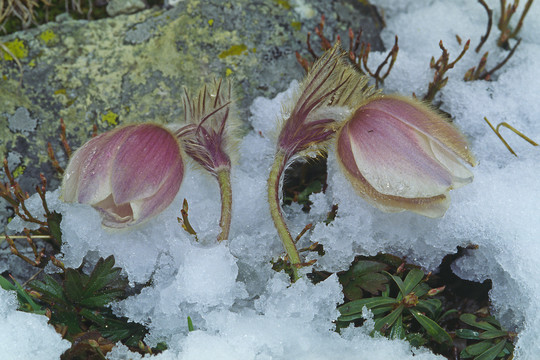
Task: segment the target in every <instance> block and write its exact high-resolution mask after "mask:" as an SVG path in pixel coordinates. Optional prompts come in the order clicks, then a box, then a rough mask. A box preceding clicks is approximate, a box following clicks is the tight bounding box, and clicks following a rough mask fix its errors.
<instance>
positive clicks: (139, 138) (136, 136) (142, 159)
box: [111, 124, 182, 204]
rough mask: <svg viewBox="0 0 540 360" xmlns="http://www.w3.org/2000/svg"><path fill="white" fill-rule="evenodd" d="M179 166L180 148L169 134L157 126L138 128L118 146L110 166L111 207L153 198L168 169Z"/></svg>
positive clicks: (140, 126) (145, 125) (147, 125)
mask: <svg viewBox="0 0 540 360" xmlns="http://www.w3.org/2000/svg"><path fill="white" fill-rule="evenodd" d="M179 162H180V163H181V162H182V158H181V155H180V147H179V145H178V142H177V140H176V138H175V136H174V135H173V134H171V133H170V132H169V131H168V130H166V129H165V128H162V127H160V126H158V125H152V124H144V125H138V126H137V127H136V128H135V129H134V130H133V132H131V133H130V136H129V137H128V138H126V140H125V141H124V142H123V143H122V145H121V147H120V149H119V150H118V152H117V154H116V157H115V159H114V163H113V165H112V173H111V182H112V194H113V198H114V201H115V203H116V204H124V203H128V202H133V201H135V200H141V199H145V198H148V197H150V196H152V195H154V194H156V193H157V192H158V190H160V189H161V188H162V185H163V184H164V183H165V182H166V180H167V174H168V173H169V171H170V169H171V167H178V163H179ZM177 181H178V182H180V181H181V178H180V179H177ZM178 186H179V185H178ZM175 195H176V193H174V194H172V195H171V196H172V197H173V198H174V196H175Z"/></svg>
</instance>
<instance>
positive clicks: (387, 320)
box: [375, 305, 405, 332]
mask: <svg viewBox="0 0 540 360" xmlns="http://www.w3.org/2000/svg"><path fill="white" fill-rule="evenodd" d="M404 308H405V307H404V306H403V305H399V306H398V307H397V308H396V309H395V310H394V311H392V312H391V313H390V314H388V315H386V316H385V317H383V318H382V319H379V320H377V321H375V330H376V331H379V332H382V331H381V330H383V328H389V327H391V326H392V325H393V324H394V322H396V320H397V319H398V317H400V316H401V313H402V312H403V309H404Z"/></svg>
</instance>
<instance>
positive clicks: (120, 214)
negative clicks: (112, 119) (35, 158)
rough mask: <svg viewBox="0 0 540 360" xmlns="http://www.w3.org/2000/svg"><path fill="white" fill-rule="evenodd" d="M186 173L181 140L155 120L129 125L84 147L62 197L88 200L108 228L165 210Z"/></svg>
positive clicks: (68, 171) (67, 175) (70, 169)
mask: <svg viewBox="0 0 540 360" xmlns="http://www.w3.org/2000/svg"><path fill="white" fill-rule="evenodd" d="M183 175H184V163H183V160H182V153H181V150H180V145H179V142H178V140H177V138H176V136H175V135H174V134H173V133H172V132H171V131H169V130H168V129H166V128H164V127H162V126H160V125H156V124H138V125H127V126H124V127H120V128H117V129H114V130H111V131H108V132H106V133H103V134H101V135H99V136H97V137H95V138H93V139H91V140H90V141H88V142H87V143H85V144H84V145H83V146H82V147H80V148H79V149H78V150H77V151H76V152H75V153H74V154H73V155H72V157H71V159H70V162H69V164H68V166H67V169H66V171H65V174H64V179H63V184H62V195H63V199H64V201H67V202H79V203H83V204H90V205H92V206H93V207H94V208H96V209H97V210H99V212H100V213H101V215H102V223H103V225H104V226H106V227H111V228H124V227H127V226H130V225H135V224H139V223H141V222H143V221H145V220H147V219H149V218H151V217H153V216H155V215H157V214H159V213H160V212H161V211H163V210H165V208H167V206H169V205H170V203H171V202H172V201H173V200H174V198H175V196H176V194H177V193H178V190H179V188H180V184H181V183H182V178H183Z"/></svg>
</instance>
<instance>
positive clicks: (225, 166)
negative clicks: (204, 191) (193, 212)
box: [176, 80, 238, 241]
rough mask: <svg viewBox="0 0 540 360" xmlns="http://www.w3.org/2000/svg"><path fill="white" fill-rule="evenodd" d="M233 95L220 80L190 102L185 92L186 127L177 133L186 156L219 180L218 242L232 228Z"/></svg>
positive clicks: (228, 86) (234, 117) (234, 136)
mask: <svg viewBox="0 0 540 360" xmlns="http://www.w3.org/2000/svg"><path fill="white" fill-rule="evenodd" d="M232 96H233V91H232V85H231V83H230V82H225V83H223V82H222V81H221V80H219V81H215V82H214V83H213V84H212V85H211V86H204V87H203V88H202V89H201V90H200V91H199V93H198V95H197V96H195V97H194V98H193V99H192V98H191V97H190V96H189V95H188V93H187V91H186V92H185V95H184V114H185V123H186V125H185V126H183V127H182V128H180V129H179V130H178V131H176V135H177V136H178V138H179V139H180V140H181V143H182V146H183V148H184V151H185V152H186V154H188V155H189V156H190V157H191V158H192V159H193V160H195V162H196V163H197V164H199V165H200V166H201V167H202V168H203V169H204V170H206V171H207V172H208V173H210V174H211V175H212V176H214V177H215V178H216V179H217V181H218V184H219V188H220V192H221V218H220V221H219V224H220V227H221V233H220V234H219V235H218V241H221V240H226V239H227V238H228V237H229V229H230V226H231V210H232V190H231V180H230V177H231V175H230V174H231V157H233V156H234V154H235V153H236V151H235V150H236V147H235V145H236V138H237V137H236V132H235V128H236V126H237V122H238V120H237V119H236V114H235V111H234V109H233V100H232Z"/></svg>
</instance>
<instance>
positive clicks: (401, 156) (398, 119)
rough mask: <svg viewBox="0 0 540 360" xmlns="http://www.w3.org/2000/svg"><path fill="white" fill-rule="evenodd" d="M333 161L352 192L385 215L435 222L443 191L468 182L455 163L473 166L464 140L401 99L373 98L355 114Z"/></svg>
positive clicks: (434, 117)
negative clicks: (418, 216)
mask: <svg viewBox="0 0 540 360" xmlns="http://www.w3.org/2000/svg"><path fill="white" fill-rule="evenodd" d="M400 105H403V109H404V110H403V111H402V112H401V111H400V110H401V107H400ZM415 106H416V107H417V109H416V108H415ZM337 155H338V160H339V162H340V163H341V165H342V168H343V169H344V171H345V174H346V175H347V177H348V178H349V180H350V181H351V183H352V184H353V186H354V188H355V189H356V190H357V191H358V192H359V193H360V195H361V196H363V197H364V198H365V199H366V200H367V201H369V202H370V203H372V204H373V205H375V206H377V207H379V208H380V209H382V210H384V211H402V210H411V211H414V212H417V213H420V214H422V215H425V216H429V217H440V216H442V215H444V212H445V211H446V209H447V208H448V206H449V199H448V196H447V195H448V191H449V190H451V189H453V188H457V187H460V186H463V185H465V184H467V183H469V182H471V181H472V173H471V172H470V171H469V169H468V168H467V167H465V166H464V165H463V164H462V163H461V161H460V159H462V160H465V161H467V162H469V163H474V158H473V156H472V154H471V153H470V152H469V150H468V147H467V143H466V140H465V137H464V136H463V135H462V134H461V133H460V132H459V131H458V130H457V129H456V128H454V127H453V126H452V125H450V124H448V123H447V122H445V120H444V119H442V118H440V117H439V116H438V115H437V114H436V113H432V111H431V110H429V109H428V108H427V107H424V106H423V105H420V104H415V103H414V102H413V101H410V100H403V99H402V98H400V97H393V96H386V97H379V98H373V99H370V100H368V101H367V103H365V104H364V105H363V106H361V107H360V108H359V109H357V110H356V111H355V112H354V114H353V115H352V116H351V117H350V118H349V120H347V122H346V123H345V125H344V126H343V127H342V129H341V130H340V133H339V135H338V137H337Z"/></svg>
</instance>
